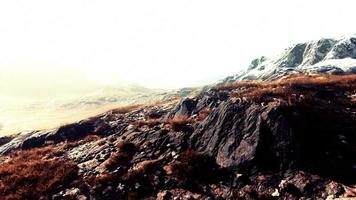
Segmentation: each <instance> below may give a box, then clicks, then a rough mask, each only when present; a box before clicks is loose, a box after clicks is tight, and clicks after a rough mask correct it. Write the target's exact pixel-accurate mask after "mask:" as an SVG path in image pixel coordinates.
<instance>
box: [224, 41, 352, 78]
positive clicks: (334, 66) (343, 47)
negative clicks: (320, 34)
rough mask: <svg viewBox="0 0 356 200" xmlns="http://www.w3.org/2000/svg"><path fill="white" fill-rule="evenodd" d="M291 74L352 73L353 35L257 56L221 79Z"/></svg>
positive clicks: (303, 44)
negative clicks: (277, 53) (245, 66)
mask: <svg viewBox="0 0 356 200" xmlns="http://www.w3.org/2000/svg"><path fill="white" fill-rule="evenodd" d="M295 73H304V74H306V73H328V74H354V73H356V35H353V36H349V37H346V36H345V37H342V38H340V39H327V38H323V39H320V40H315V41H310V42H304V43H297V44H295V45H292V46H290V47H288V48H287V49H285V50H284V51H283V52H282V53H280V54H279V55H278V56H275V57H271V58H267V57H265V56H261V57H259V58H256V59H253V60H252V61H251V63H250V65H249V66H248V67H247V68H246V69H244V70H241V71H240V72H239V73H237V74H235V75H234V76H229V77H227V78H225V79H224V80H223V82H232V81H238V80H274V79H278V78H281V77H283V76H285V75H288V74H295Z"/></svg>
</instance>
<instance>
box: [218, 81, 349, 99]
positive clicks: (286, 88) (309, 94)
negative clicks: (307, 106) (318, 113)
mask: <svg viewBox="0 0 356 200" xmlns="http://www.w3.org/2000/svg"><path fill="white" fill-rule="evenodd" d="M214 88H215V89H218V90H221V89H223V90H231V94H232V96H234V97H246V98H248V99H251V100H253V101H256V102H262V101H269V100H271V99H273V98H282V99H285V100H288V101H290V102H292V101H295V100H296V97H297V96H300V95H303V96H304V97H306V98H313V97H315V96H317V94H318V92H319V93H320V91H323V92H324V93H325V92H326V93H328V95H333V93H334V92H340V91H346V92H350V93H355V92H356V75H293V76H289V77H286V78H283V79H280V80H275V81H239V82H233V83H225V84H219V85H217V86H216V87H214ZM334 94H335V93H334ZM330 97H332V96H330Z"/></svg>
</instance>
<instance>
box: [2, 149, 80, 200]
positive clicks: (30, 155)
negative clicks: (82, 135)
mask: <svg viewBox="0 0 356 200" xmlns="http://www.w3.org/2000/svg"><path fill="white" fill-rule="evenodd" d="M58 154H61V152H58V151H56V150H54V149H53V147H45V148H40V149H33V150H27V151H18V152H17V153H15V154H13V155H12V156H11V158H10V160H9V161H7V162H5V163H2V164H0V197H1V199H4V200H10V199H49V198H48V197H49V195H51V194H54V193H55V192H57V189H58V188H59V187H60V186H61V185H62V186H63V185H65V184H70V183H71V181H72V180H74V179H75V178H76V176H77V172H78V169H77V167H76V165H75V164H73V163H71V162H67V161H64V160H60V159H57V158H55V157H56V156H57V155H58Z"/></svg>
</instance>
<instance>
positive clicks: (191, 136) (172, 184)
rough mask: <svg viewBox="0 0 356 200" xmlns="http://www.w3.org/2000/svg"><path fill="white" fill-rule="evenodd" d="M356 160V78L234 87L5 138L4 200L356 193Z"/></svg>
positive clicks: (0, 187)
mask: <svg viewBox="0 0 356 200" xmlns="http://www.w3.org/2000/svg"><path fill="white" fill-rule="evenodd" d="M190 94H192V93H190ZM355 153H356V75H325V74H324V75H292V76H286V77H284V78H281V79H278V80H275V81H239V82H227V83H221V84H217V85H213V86H209V87H205V88H204V89H202V90H201V91H199V93H196V94H194V95H191V96H189V97H186V98H178V97H176V96H171V97H169V98H168V97H167V98H165V99H163V100H161V101H158V102H156V103H152V104H146V105H132V106H126V107H121V108H117V109H114V110H112V111H109V112H106V113H103V114H101V115H98V116H96V117H92V118H89V119H86V120H83V121H80V122H78V123H73V124H68V125H65V126H62V127H59V128H57V129H55V130H49V131H32V132H23V133H20V134H16V135H11V136H6V137H1V138H0V155H1V156H0V196H1V199H81V200H84V199H97V200H100V199H159V200H163V199H334V198H343V197H355V196H356V188H355V186H354V184H356V157H355Z"/></svg>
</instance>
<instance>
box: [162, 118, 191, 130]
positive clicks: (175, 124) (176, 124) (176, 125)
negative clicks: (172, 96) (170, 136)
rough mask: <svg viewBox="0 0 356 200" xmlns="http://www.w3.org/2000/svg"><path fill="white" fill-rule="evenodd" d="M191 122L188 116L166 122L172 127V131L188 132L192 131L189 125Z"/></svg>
mask: <svg viewBox="0 0 356 200" xmlns="http://www.w3.org/2000/svg"><path fill="white" fill-rule="evenodd" d="M193 122H194V120H193V119H191V118H189V117H188V116H184V115H182V116H178V117H174V118H173V119H170V120H168V122H167V123H168V124H169V125H170V126H171V127H172V129H173V130H174V131H183V132H189V131H191V130H192V127H191V126H190V125H189V124H191V123H193Z"/></svg>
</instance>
